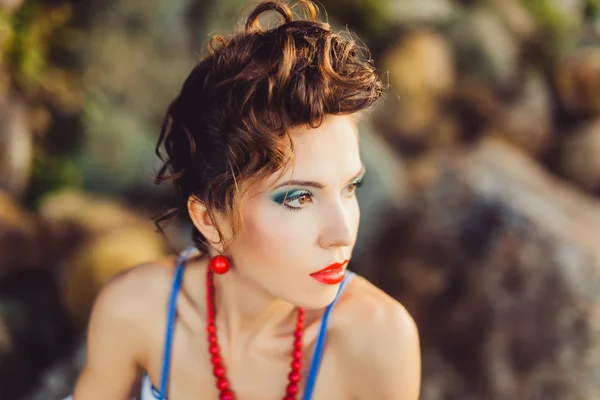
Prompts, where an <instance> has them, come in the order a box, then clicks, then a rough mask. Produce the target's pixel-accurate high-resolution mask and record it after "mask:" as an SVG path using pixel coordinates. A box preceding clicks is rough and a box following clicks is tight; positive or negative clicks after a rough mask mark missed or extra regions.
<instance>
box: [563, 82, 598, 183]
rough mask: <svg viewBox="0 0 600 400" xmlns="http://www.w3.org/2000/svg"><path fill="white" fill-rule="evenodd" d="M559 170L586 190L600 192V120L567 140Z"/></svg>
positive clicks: (564, 144) (571, 135)
mask: <svg viewBox="0 0 600 400" xmlns="http://www.w3.org/2000/svg"><path fill="white" fill-rule="evenodd" d="M599 82H600V81H599ZM599 93H600V92H599ZM599 99H600V97H599ZM559 168H560V172H561V173H562V174H563V175H564V176H566V177H567V178H569V179H572V180H573V181H574V182H577V183H578V184H579V185H580V186H581V187H582V188H584V189H585V190H588V191H590V192H596V191H600V118H597V119H596V120H595V121H593V122H590V123H589V124H587V125H586V126H584V127H583V128H582V129H580V130H579V131H577V132H574V133H572V134H570V135H569V136H568V137H566V138H565V140H564V142H563V143H562V146H561V155H560V164H559Z"/></svg>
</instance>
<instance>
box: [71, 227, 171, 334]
mask: <svg viewBox="0 0 600 400" xmlns="http://www.w3.org/2000/svg"><path fill="white" fill-rule="evenodd" d="M164 255H165V250H164V246H163V242H162V241H161V239H160V237H159V236H158V234H157V233H155V232H153V231H152V230H147V229H142V228H140V227H127V226H124V227H122V228H119V229H115V230H114V231H112V232H110V233H106V234H104V235H100V236H98V237H96V238H93V239H91V240H90V241H88V242H86V243H85V244H84V245H82V246H81V248H79V249H78V250H77V251H76V252H75V254H74V255H73V257H72V258H71V259H70V260H69V261H68V263H67V266H66V269H65V274H64V278H63V282H62V297H63V300H64V303H65V306H66V308H67V310H68V313H69V315H70V316H71V318H72V320H73V321H75V322H76V323H77V324H78V325H79V326H81V327H84V326H85V325H86V324H87V320H88V316H89V313H90V311H91V309H92V305H93V303H94V300H95V299H96V296H97V294H98V292H99V291H100V288H101V287H102V286H103V285H104V284H105V283H107V282H108V281H109V279H110V278H112V277H114V276H115V275H116V274H118V273H120V272H123V271H126V270H128V269H130V268H131V267H134V266H136V265H138V264H141V263H146V262H151V261H155V260H157V259H159V258H161V257H162V256H164Z"/></svg>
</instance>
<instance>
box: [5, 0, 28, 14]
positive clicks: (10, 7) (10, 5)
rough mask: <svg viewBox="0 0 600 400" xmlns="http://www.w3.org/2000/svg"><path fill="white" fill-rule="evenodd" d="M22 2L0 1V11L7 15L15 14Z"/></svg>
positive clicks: (15, 0)
mask: <svg viewBox="0 0 600 400" xmlns="http://www.w3.org/2000/svg"><path fill="white" fill-rule="evenodd" d="M23 2H24V0H0V11H1V12H3V13H5V14H7V15H9V14H12V13H13V12H15V11H16V10H17V9H18V8H19V7H21V5H22V4H23Z"/></svg>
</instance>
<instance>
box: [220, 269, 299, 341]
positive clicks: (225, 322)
mask: <svg viewBox="0 0 600 400" xmlns="http://www.w3.org/2000/svg"><path fill="white" fill-rule="evenodd" d="M213 282H214V285H215V309H216V318H217V323H218V324H220V325H221V327H222V328H221V329H220V335H219V336H222V335H225V337H226V338H227V340H228V341H229V342H230V343H236V342H240V341H241V342H245V341H246V340H251V339H255V338H257V337H259V336H261V337H262V336H264V335H269V336H278V335H281V334H283V333H290V332H293V329H294V326H295V325H294V324H295V319H296V307H295V306H294V305H293V304H291V303H288V302H286V301H284V300H281V299H278V298H275V297H273V296H271V295H270V294H269V293H267V292H266V291H265V290H264V289H263V288H262V287H260V286H259V285H257V284H256V283H255V282H253V281H251V280H248V279H247V278H245V277H243V276H242V275H240V274H239V273H238V272H237V271H236V270H234V269H231V270H229V271H228V272H227V273H226V274H223V275H216V274H213Z"/></svg>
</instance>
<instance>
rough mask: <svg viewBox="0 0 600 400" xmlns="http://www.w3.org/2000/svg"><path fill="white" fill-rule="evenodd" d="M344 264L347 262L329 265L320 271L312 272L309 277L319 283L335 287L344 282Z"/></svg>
mask: <svg viewBox="0 0 600 400" xmlns="http://www.w3.org/2000/svg"><path fill="white" fill-rule="evenodd" d="M346 263H348V260H345V261H343V262H341V263H334V264H331V265H329V266H327V267H325V268H323V269H322V270H320V271H317V272H313V273H312V274H310V276H312V277H313V278H315V279H316V280H318V281H319V282H321V283H325V284H327V285H337V284H338V283H340V282H341V281H343V280H344V275H346V268H344V265H346Z"/></svg>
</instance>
